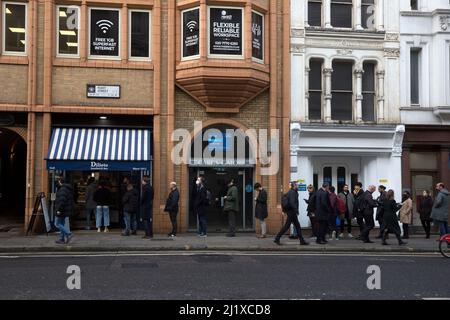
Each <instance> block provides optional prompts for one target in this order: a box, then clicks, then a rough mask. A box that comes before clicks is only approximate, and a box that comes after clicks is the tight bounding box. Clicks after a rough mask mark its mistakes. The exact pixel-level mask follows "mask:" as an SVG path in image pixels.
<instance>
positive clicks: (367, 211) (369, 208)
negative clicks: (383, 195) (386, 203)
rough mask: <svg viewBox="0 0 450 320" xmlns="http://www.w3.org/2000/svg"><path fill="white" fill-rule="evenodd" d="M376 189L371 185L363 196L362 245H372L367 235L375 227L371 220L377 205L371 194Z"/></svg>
mask: <svg viewBox="0 0 450 320" xmlns="http://www.w3.org/2000/svg"><path fill="white" fill-rule="evenodd" d="M376 189H377V187H375V186H372V185H371V186H369V188H368V189H367V191H366V192H364V195H363V200H362V201H363V208H364V211H363V218H364V225H365V228H364V230H363V232H362V234H361V241H363V242H364V243H373V241H370V239H369V235H370V231H371V230H372V229H373V228H374V227H375V221H374V219H373V209H374V208H376V207H377V206H378V204H377V203H376V201H375V200H374V199H373V193H374V192H375V190H376Z"/></svg>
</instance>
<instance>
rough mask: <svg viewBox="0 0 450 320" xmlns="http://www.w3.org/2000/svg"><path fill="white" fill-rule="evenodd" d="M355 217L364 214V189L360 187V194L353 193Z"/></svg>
mask: <svg viewBox="0 0 450 320" xmlns="http://www.w3.org/2000/svg"><path fill="white" fill-rule="evenodd" d="M353 199H354V202H353V217H355V218H359V217H362V215H363V203H364V201H363V200H364V190H362V189H360V190H359V192H358V194H356V195H353Z"/></svg>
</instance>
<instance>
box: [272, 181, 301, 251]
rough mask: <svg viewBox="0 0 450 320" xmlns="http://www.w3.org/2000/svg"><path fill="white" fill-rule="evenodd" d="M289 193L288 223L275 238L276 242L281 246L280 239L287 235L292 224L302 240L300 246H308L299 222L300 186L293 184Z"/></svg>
mask: <svg viewBox="0 0 450 320" xmlns="http://www.w3.org/2000/svg"><path fill="white" fill-rule="evenodd" d="M289 187H290V188H289V192H288V194H287V196H288V199H289V210H287V212H284V213H285V214H286V215H287V219H286V223H285V224H284V226H283V228H281V230H280V232H278V234H277V236H276V237H275V240H274V241H273V242H275V243H276V244H277V245H281V243H280V239H281V237H282V236H283V234H285V233H286V231H288V230H289V228H290V227H291V223H292V224H294V227H295V229H296V230H297V235H298V238H299V239H300V245H303V246H305V245H308V244H309V243H308V242H306V241H305V239H303V236H302V229H301V227H300V222H299V221H298V215H299V210H298V209H299V202H298V185H297V182H291V183H290V185H289Z"/></svg>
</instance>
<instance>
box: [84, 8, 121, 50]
mask: <svg viewBox="0 0 450 320" xmlns="http://www.w3.org/2000/svg"><path fill="white" fill-rule="evenodd" d="M89 54H90V56H93V57H96V58H119V56H120V9H97V8H89Z"/></svg>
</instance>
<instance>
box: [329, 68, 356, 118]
mask: <svg viewBox="0 0 450 320" xmlns="http://www.w3.org/2000/svg"><path fill="white" fill-rule="evenodd" d="M331 89H332V100H331V118H332V119H333V120H336V121H351V120H352V119H353V63H352V62H346V61H334V62H333V74H332V77H331Z"/></svg>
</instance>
